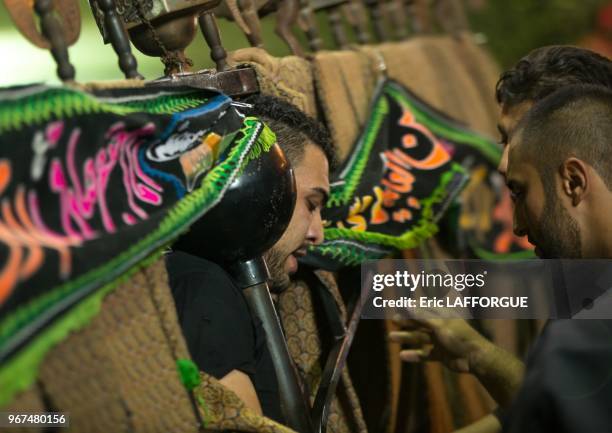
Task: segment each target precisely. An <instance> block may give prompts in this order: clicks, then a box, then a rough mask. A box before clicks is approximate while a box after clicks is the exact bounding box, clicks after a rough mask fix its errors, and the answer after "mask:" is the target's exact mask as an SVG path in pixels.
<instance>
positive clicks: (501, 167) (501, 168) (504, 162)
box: [497, 146, 508, 177]
mask: <svg viewBox="0 0 612 433" xmlns="http://www.w3.org/2000/svg"><path fill="white" fill-rule="evenodd" d="M497 171H498V172H499V173H500V174H501V175H502V176H504V177H506V172H507V171H508V146H505V147H504V150H503V152H502V156H501V160H500V161H499V164H498V165H497Z"/></svg>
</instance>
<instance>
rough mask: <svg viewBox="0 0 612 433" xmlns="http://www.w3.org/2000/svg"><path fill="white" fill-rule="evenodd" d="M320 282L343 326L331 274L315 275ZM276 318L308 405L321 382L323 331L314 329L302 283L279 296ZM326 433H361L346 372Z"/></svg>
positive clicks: (360, 419)
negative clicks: (308, 398) (335, 305)
mask: <svg viewBox="0 0 612 433" xmlns="http://www.w3.org/2000/svg"><path fill="white" fill-rule="evenodd" d="M317 274H318V276H319V278H321V279H322V280H324V281H325V282H326V285H327V289H328V290H330V292H331V293H332V295H333V296H334V298H335V299H336V302H337V303H338V306H339V307H340V310H341V312H342V316H343V317H342V319H343V321H344V322H346V309H345V307H344V304H343V302H342V298H341V296H340V293H339V291H338V288H337V286H336V283H335V279H334V277H333V275H332V274H330V273H328V272H324V271H317ZM278 304H279V315H280V317H281V321H282V323H283V327H284V329H285V335H286V337H287V345H288V347H289V353H290V354H291V356H292V358H293V360H294V361H295V363H296V366H297V368H298V370H299V371H300V373H301V375H302V377H303V379H304V381H305V383H306V385H307V387H308V389H309V390H311V403H312V402H313V401H314V397H315V393H316V390H317V389H318V386H319V382H320V380H321V369H322V367H321V356H322V349H321V337H320V336H321V335H323V334H324V329H323V328H322V327H319V326H318V325H317V321H316V318H315V311H314V305H313V301H312V293H311V289H310V288H309V287H308V286H307V285H306V283H305V282H304V281H296V282H294V283H293V284H292V286H291V287H290V288H289V289H287V290H286V291H284V292H283V293H281V294H280V295H279V301H278ZM327 431H328V432H329V433H365V432H367V428H366V425H365V422H364V420H363V414H362V412H361V406H360V404H359V400H358V398H357V394H356V393H355V390H354V388H353V385H352V383H351V379H350V375H349V372H348V369H346V368H345V369H344V371H343V372H342V379H341V382H340V384H339V386H338V389H337V391H336V396H335V398H334V399H333V401H332V404H331V408H330V415H329V419H328V423H327Z"/></svg>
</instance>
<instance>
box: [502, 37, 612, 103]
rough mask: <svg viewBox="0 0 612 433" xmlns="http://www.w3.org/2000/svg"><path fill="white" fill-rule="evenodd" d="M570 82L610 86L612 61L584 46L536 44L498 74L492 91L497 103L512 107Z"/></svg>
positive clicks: (546, 94) (544, 94) (535, 98)
mask: <svg viewBox="0 0 612 433" xmlns="http://www.w3.org/2000/svg"><path fill="white" fill-rule="evenodd" d="M573 84H591V85H598V86H604V87H607V88H609V89H612V61H610V60H609V59H607V58H605V57H603V56H600V55H599V54H597V53H594V52H593V51H589V50H586V49H583V48H577V47H570V46H548V47H542V48H538V49H536V50H533V51H532V52H530V53H529V54H528V55H527V56H525V57H523V58H522V59H521V60H520V61H519V62H518V63H517V64H516V66H514V68H512V69H510V70H508V71H506V72H504V73H503V74H502V75H501V77H500V79H499V81H498V82H497V86H496V91H495V94H496V97H497V102H498V103H500V104H502V105H503V106H504V107H511V106H515V105H517V104H520V103H521V102H525V101H534V102H535V101H539V100H541V99H543V98H545V97H546V96H548V95H550V94H551V93H553V92H555V91H557V90H559V89H561V88H563V87H566V86H570V85H573Z"/></svg>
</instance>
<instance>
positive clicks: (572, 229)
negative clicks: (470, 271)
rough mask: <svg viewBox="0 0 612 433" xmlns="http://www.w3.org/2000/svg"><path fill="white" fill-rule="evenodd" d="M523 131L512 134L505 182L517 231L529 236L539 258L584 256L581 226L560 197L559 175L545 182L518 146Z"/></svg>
mask: <svg viewBox="0 0 612 433" xmlns="http://www.w3.org/2000/svg"><path fill="white" fill-rule="evenodd" d="M520 135H521V133H518V134H517V136H515V137H513V138H512V140H511V142H510V146H508V147H509V152H508V164H507V173H506V183H507V185H508V188H509V189H510V194H511V196H512V201H513V203H514V233H515V234H516V235H517V236H527V238H528V240H529V242H530V243H532V244H533V245H535V246H536V249H535V253H536V255H537V256H538V257H540V258H579V257H581V245H580V229H579V227H578V224H577V222H576V221H575V220H574V219H573V218H572V217H571V216H570V214H569V213H568V211H567V210H566V208H565V207H564V204H563V202H562V200H561V199H560V196H559V192H558V188H557V184H558V183H559V179H557V178H556V177H557V176H558V175H557V174H554V173H550V174H549V173H546V174H544V175H549V176H555V178H554V179H550V180H549V181H548V182H550V186H548V187H545V186H544V185H543V184H542V181H541V177H540V173H539V172H538V169H537V168H536V167H535V166H534V165H533V164H531V163H529V162H527V160H526V158H525V157H524V155H522V154H523V153H524V152H523V151H522V149H521V148H516V145H515V144H516V143H518V141H519V140H520V138H521V137H520Z"/></svg>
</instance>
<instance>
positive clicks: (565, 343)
mask: <svg viewBox="0 0 612 433" xmlns="http://www.w3.org/2000/svg"><path fill="white" fill-rule="evenodd" d="M611 145H612V91H610V90H608V89H606V88H602V87H595V86H586V87H585V86H570V87H568V88H565V89H562V90H559V91H558V92H556V93H553V94H552V95H550V96H548V97H546V98H545V99H543V100H542V101H540V102H538V103H537V104H536V105H535V106H534V107H533V108H532V109H531V110H530V111H529V112H528V113H527V115H526V116H525V118H524V119H523V120H522V121H521V122H520V123H519V125H518V126H517V128H516V131H515V133H514V134H513V135H512V137H510V151H509V153H508V169H507V173H506V178H507V183H508V187H509V188H510V189H511V191H512V198H513V201H514V230H515V233H516V234H517V235H519V236H529V238H530V239H531V240H532V242H533V243H534V244H535V245H536V246H537V249H538V255H540V256H541V257H547V258H584V259H612V219H611V218H610V216H611V215H612V153H611V152H610V148H611ZM609 290H612V289H609ZM598 308H603V309H606V308H610V305H609V304H608V305H606V304H605V303H604V304H603V307H598ZM600 313H603V314H605V315H608V314H609V315H612V311H606V310H603V311H600ZM610 408H612V320H580V319H574V320H558V321H551V322H549V323H548V324H547V326H546V327H545V329H544V331H543V333H542V335H541V336H540V338H539V339H538V341H537V342H536V344H535V347H534V348H533V349H532V351H531V354H530V357H529V359H528V363H527V370H526V374H525V380H524V383H523V386H522V388H521V390H520V391H519V393H518V395H517V397H516V399H515V401H514V403H513V405H512V407H511V409H510V411H509V412H508V413H507V414H506V415H505V417H504V420H505V423H504V431H505V432H509V433H519V432H530V433H532V432H533V433H536V432H561V433H562V432H568V433H569V432H576V433H578V432H580V433H603V432H609V431H611V429H612V411H611V410H610Z"/></svg>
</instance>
